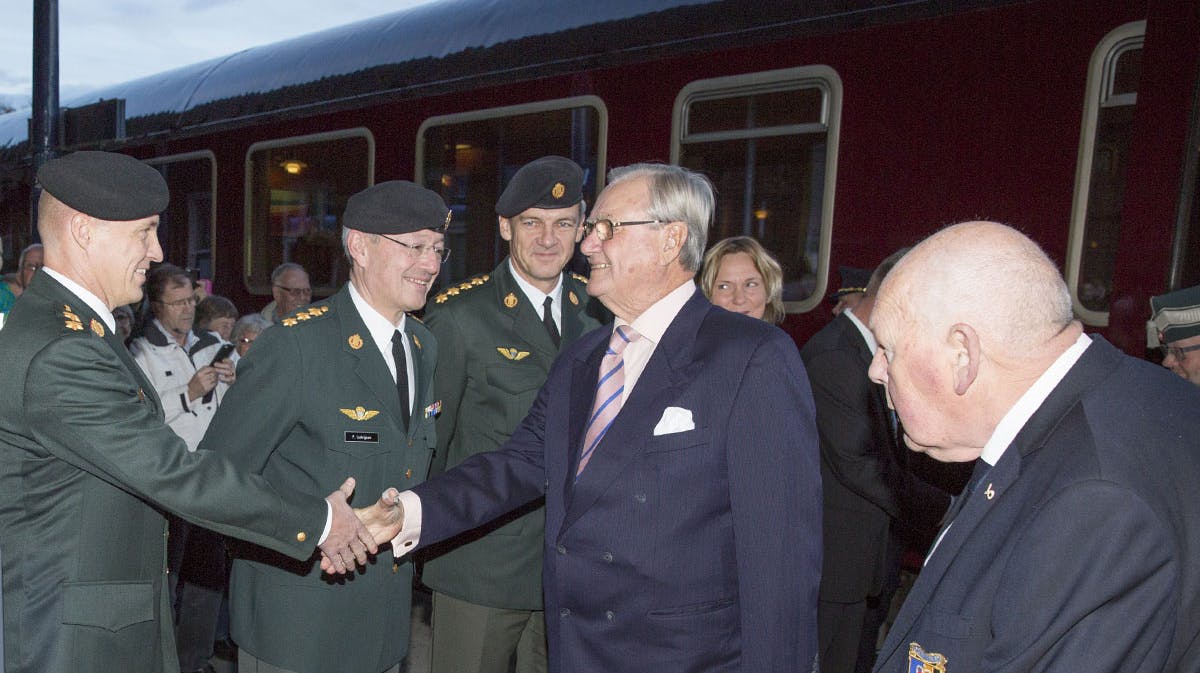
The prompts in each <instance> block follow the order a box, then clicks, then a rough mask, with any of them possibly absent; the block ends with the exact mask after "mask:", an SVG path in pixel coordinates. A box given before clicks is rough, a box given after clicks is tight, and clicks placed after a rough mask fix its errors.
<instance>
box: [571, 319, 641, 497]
mask: <svg viewBox="0 0 1200 673" xmlns="http://www.w3.org/2000/svg"><path fill="white" fill-rule="evenodd" d="M640 338H642V335H641V334H638V333H637V332H635V331H634V330H633V328H632V327H630V326H628V325H624V326H622V327H618V328H617V329H615V330H613V335H612V338H611V339H609V340H608V351H607V352H605V354H604V358H603V359H601V360H600V380H599V381H598V382H597V383H596V398H595V401H594V402H592V414H591V416H590V417H589V418H588V424H587V432H585V433H584V435H583V451H582V453H581V454H580V456H579V469H577V470H576V471H575V479H576V481H578V480H579V475H581V474H583V468H585V467H587V464H588V461H589V460H591V458H592V452H594V451H595V450H596V446H597V445H599V444H600V440H601V439H604V433H606V432H608V428H609V426H611V425H612V422H613V420H614V419H615V418H616V417H617V412H619V411H621V404H622V400H621V398H622V397H623V396H624V393H625V358H624V357H622V356H621V354H622V353H624V352H625V347H626V346H628V345H629V344H630V343H632V342H634V341H637V340H638V339H640Z"/></svg>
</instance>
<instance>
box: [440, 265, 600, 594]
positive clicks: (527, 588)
mask: <svg viewBox="0 0 1200 673" xmlns="http://www.w3.org/2000/svg"><path fill="white" fill-rule="evenodd" d="M585 283H586V281H585V280H584V279H583V278H582V277H581V276H576V275H574V274H564V275H563V287H562V345H561V347H562V348H566V347H567V346H568V345H569V344H570V343H571V342H573V341H574V340H575V339H577V338H578V337H579V336H581V335H582V334H584V333H585V332H588V331H590V330H592V329H594V328H596V327H599V326H600V325H601V324H602V321H601V320H598V319H597V318H596V317H595V316H594V315H593V314H592V312H595V311H597V310H599V311H603V308H602V307H600V305H599V303H598V302H596V303H593V304H591V305H590V310H589V302H588V295H587V291H586V288H585ZM425 319H426V322H427V323H428V325H429V329H430V330H431V331H432V332H433V333H434V335H435V336H437V339H438V344H439V355H438V370H437V380H436V381H435V382H434V389H435V390H436V391H437V393H436V397H438V398H439V399H441V400H442V413H441V416H440V417H439V418H438V421H437V424H438V448H437V454H436V457H435V459H434V465H435V466H434V471H435V472H436V471H440V470H441V469H444V468H449V467H453V466H454V465H457V464H458V463H461V462H462V461H463V460H465V459H466V458H468V457H469V456H471V455H473V454H476V453H481V452H484V451H491V450H492V449H495V448H497V447H498V446H500V445H501V444H503V443H504V441H505V440H507V439H508V437H509V435H510V434H512V431H513V430H514V429H515V428H516V427H517V424H518V423H520V421H521V419H523V418H525V414H526V413H527V412H528V411H529V407H530V405H532V404H533V400H534V397H536V396H537V392H538V390H539V389H541V387H542V384H543V383H544V382H545V381H546V375H547V374H548V373H549V371H550V364H551V363H552V362H553V361H554V358H555V357H556V356H557V355H558V352H559V348H556V347H555V345H554V343H553V342H552V341H551V339H550V335H549V334H548V333H547V332H546V328H545V326H544V325H543V324H542V318H541V311H540V307H534V306H532V305H531V304H530V302H529V299H528V298H527V297H526V296H525V294H524V293H522V291H521V288H520V287H519V286H518V285H517V282H516V280H514V279H513V276H512V271H511V270H510V266H509V260H508V259H505V260H504V261H503V262H501V263H500V266H498V267H496V270H495V271H493V272H492V273H491V274H489V275H484V276H478V277H476V278H472V279H471V280H469V281H467V282H465V283H463V284H462V285H460V286H457V287H453V288H449V289H447V290H446V291H444V292H442V293H440V294H439V295H437V297H436V298H435V299H434V301H433V302H432V303H431V304H430V306H429V308H428V309H427V312H426V318H425ZM544 523H545V513H544V511H543V510H542V508H541V507H538V508H537V509H536V510H534V511H527V510H526V511H522V512H521V513H520V515H519V516H516V515H514V516H509V517H502V518H501V519H500V520H498V521H497V522H494V523H493V524H491V525H489V526H485V527H484V528H482V529H480V530H476V531H472V532H471V533H468V534H466V535H465V536H462V537H460V538H456V539H454V540H451V541H450V542H449V543H446V544H443V545H440V546H438V547H436V548H434V550H433V551H432V552H431V553H433V554H436V553H438V552H440V551H443V550H445V549H447V548H449V549H450V551H446V552H445V553H443V554H441V555H440V556H436V557H433V558H430V559H429V560H427V561H426V563H425V569H424V572H423V574H422V579H423V581H424V582H425V584H427V585H428V586H429V587H430V588H432V589H434V590H435V591H438V592H441V593H444V594H448V595H450V596H453V597H455V598H459V599H461V600H464V601H467V602H470V603H474V604H477V605H486V606H490V607H498V608H507V609H516V610H540V609H542V544H543V528H544ZM465 541H466V542H468V543H467V544H463V543H464V542H465Z"/></svg>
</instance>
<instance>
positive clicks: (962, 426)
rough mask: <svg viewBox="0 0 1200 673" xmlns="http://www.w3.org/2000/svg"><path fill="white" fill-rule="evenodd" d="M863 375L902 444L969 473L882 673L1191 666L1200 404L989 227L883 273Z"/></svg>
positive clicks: (1150, 670) (940, 242) (1027, 252)
mask: <svg viewBox="0 0 1200 673" xmlns="http://www.w3.org/2000/svg"><path fill="white" fill-rule="evenodd" d="M871 330H872V331H873V332H874V334H875V337H876V338H877V339H878V341H879V350H878V352H877V354H876V356H875V360H874V362H873V363H872V364H871V370H870V372H871V378H872V379H874V380H875V381H876V382H878V383H882V384H884V385H885V386H886V388H887V393H888V399H889V401H890V403H891V404H892V405H893V406H894V407H895V409H896V412H897V413H898V414H899V416H900V420H901V422H902V423H903V426H904V432H905V440H906V442H907V443H908V445H909V447H911V448H912V449H914V450H917V451H922V452H925V453H927V454H929V455H930V456H932V457H934V458H937V459H939V460H944V461H971V460H976V459H978V460H977V462H976V471H975V473H976V475H977V478H975V479H973V482H972V483H971V484H969V485H968V486H967V488H966V489H964V491H963V494H962V495H960V496H959V497H958V498H957V499H956V501H955V502H954V503H953V504H952V505H951V507H950V511H949V512H948V514H947V522H946V524H945V526H944V528H943V531H942V533H941V535H940V536H939V538H938V540H937V541H936V542H935V543H934V547H933V549H932V551H931V552H930V553H929V555H928V557H927V559H926V562H925V568H924V569H923V570H922V571H921V574H920V576H919V577H918V578H917V582H916V585H915V586H914V587H913V588H912V591H911V592H910V593H909V595H908V599H907V600H906V601H905V604H904V607H903V608H902V609H901V611H900V614H899V615H898V616H897V617H896V621H895V623H894V624H893V626H892V628H891V631H889V633H888V637H887V640H886V642H885V643H884V645H883V648H882V649H881V650H880V652H879V659H878V662H879V663H878V664H877V665H876V669H875V670H876V671H878V672H881V673H882V672H887V673H902V672H905V671H916V670H922V671H944V672H945V673H952V672H954V671H973V672H975V673H993V672H995V673H999V672H1003V673H1018V672H1026V671H1028V672H1035V671H1036V672H1041V671H1053V672H1055V673H1085V672H1087V673H1092V672H1094V671H1118V670H1121V671H1124V670H1131V671H1142V672H1144V673H1159V672H1163V673H1194V672H1195V671H1200V498H1196V497H1195V494H1194V492H1195V487H1196V484H1197V483H1200V453H1198V452H1197V451H1196V441H1197V438H1200V391H1198V390H1197V389H1196V387H1195V386H1192V385H1190V384H1188V383H1187V382H1185V381H1183V380H1182V379H1180V378H1179V377H1176V376H1173V375H1171V374H1170V373H1168V372H1167V371H1165V370H1163V369H1161V368H1159V367H1155V366H1153V365H1151V364H1150V363H1148V362H1144V361H1141V360H1137V359H1134V358H1131V357H1129V356H1126V355H1124V354H1122V353H1121V352H1120V351H1118V350H1117V349H1115V348H1113V347H1112V346H1111V345H1109V344H1108V343H1107V342H1106V341H1104V339H1102V338H1100V337H1089V336H1087V335H1085V334H1083V329H1082V327H1081V326H1080V324H1079V323H1078V322H1076V321H1075V320H1073V319H1072V315H1071V296H1070V293H1069V292H1068V291H1067V286H1066V284H1065V283H1064V282H1063V280H1062V277H1061V276H1060V275H1059V273H1058V269H1057V268H1055V266H1054V264H1053V263H1052V262H1051V261H1050V259H1049V258H1047V257H1046V255H1045V253H1043V252H1042V251H1041V249H1039V248H1038V247H1037V245H1036V244H1034V243H1033V241H1031V240H1029V239H1028V238H1026V237H1025V236H1024V235H1023V234H1021V233H1020V232H1018V231H1016V230H1015V229H1012V228H1010V227H1006V226H1004V225H1000V224H996V223H992V222H968V223H965V224H959V225H955V226H953V227H950V228H947V229H945V230H943V231H941V232H939V233H937V234H935V235H934V236H932V237H930V238H929V239H927V240H926V241H925V242H924V243H922V244H921V245H919V246H917V247H916V248H914V249H913V250H912V251H911V252H909V253H908V254H907V255H905V256H904V258H903V259H902V260H900V262H899V263H898V264H897V265H896V267H895V268H894V269H893V270H892V272H891V274H889V275H888V277H887V279H886V280H885V281H884V282H883V286H882V287H881V288H880V290H879V297H878V299H877V300H876V302H875V309H874V311H873V312H872V314H871Z"/></svg>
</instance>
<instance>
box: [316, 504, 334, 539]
mask: <svg viewBox="0 0 1200 673" xmlns="http://www.w3.org/2000/svg"><path fill="white" fill-rule="evenodd" d="M332 527H333V505H331V504H329V501H328V500H326V501H325V530H323V531H321V539H320V540H317V546H318V547H320V546H321V545H323V544H325V538H327V537H329V529H330V528H332Z"/></svg>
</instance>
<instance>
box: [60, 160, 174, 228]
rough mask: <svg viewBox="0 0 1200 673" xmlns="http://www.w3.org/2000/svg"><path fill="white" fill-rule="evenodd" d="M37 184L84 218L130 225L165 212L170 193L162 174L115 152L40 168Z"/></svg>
mask: <svg viewBox="0 0 1200 673" xmlns="http://www.w3.org/2000/svg"><path fill="white" fill-rule="evenodd" d="M37 179H38V182H39V183H40V184H41V185H42V189H44V190H46V191H47V192H49V193H50V195H51V196H53V197H54V198H56V199H58V200H59V201H62V202H63V203H65V204H67V205H68V206H70V207H72V208H74V209H75V210H78V211H79V212H81V213H83V214H85V215H91V216H92V217H95V218H98V219H101V220H111V221H114V222H127V221H130V220H140V219H142V218H146V217H151V216H153V215H157V214H159V213H161V212H162V211H164V210H166V208H167V202H168V201H170V197H171V194H170V192H168V191H167V181H166V180H163V177H162V175H161V174H160V173H159V172H158V171H156V170H154V169H153V168H151V167H150V166H147V165H146V164H144V163H142V162H140V161H138V160H137V159H134V158H133V157H131V156H128V155H125V154H117V153H115V152H92V151H86V152H75V153H73V154H68V155H67V156H65V157H59V158H58V159H51V160H50V161H47V162H46V163H45V164H42V167H41V168H40V169H38V173H37Z"/></svg>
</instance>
